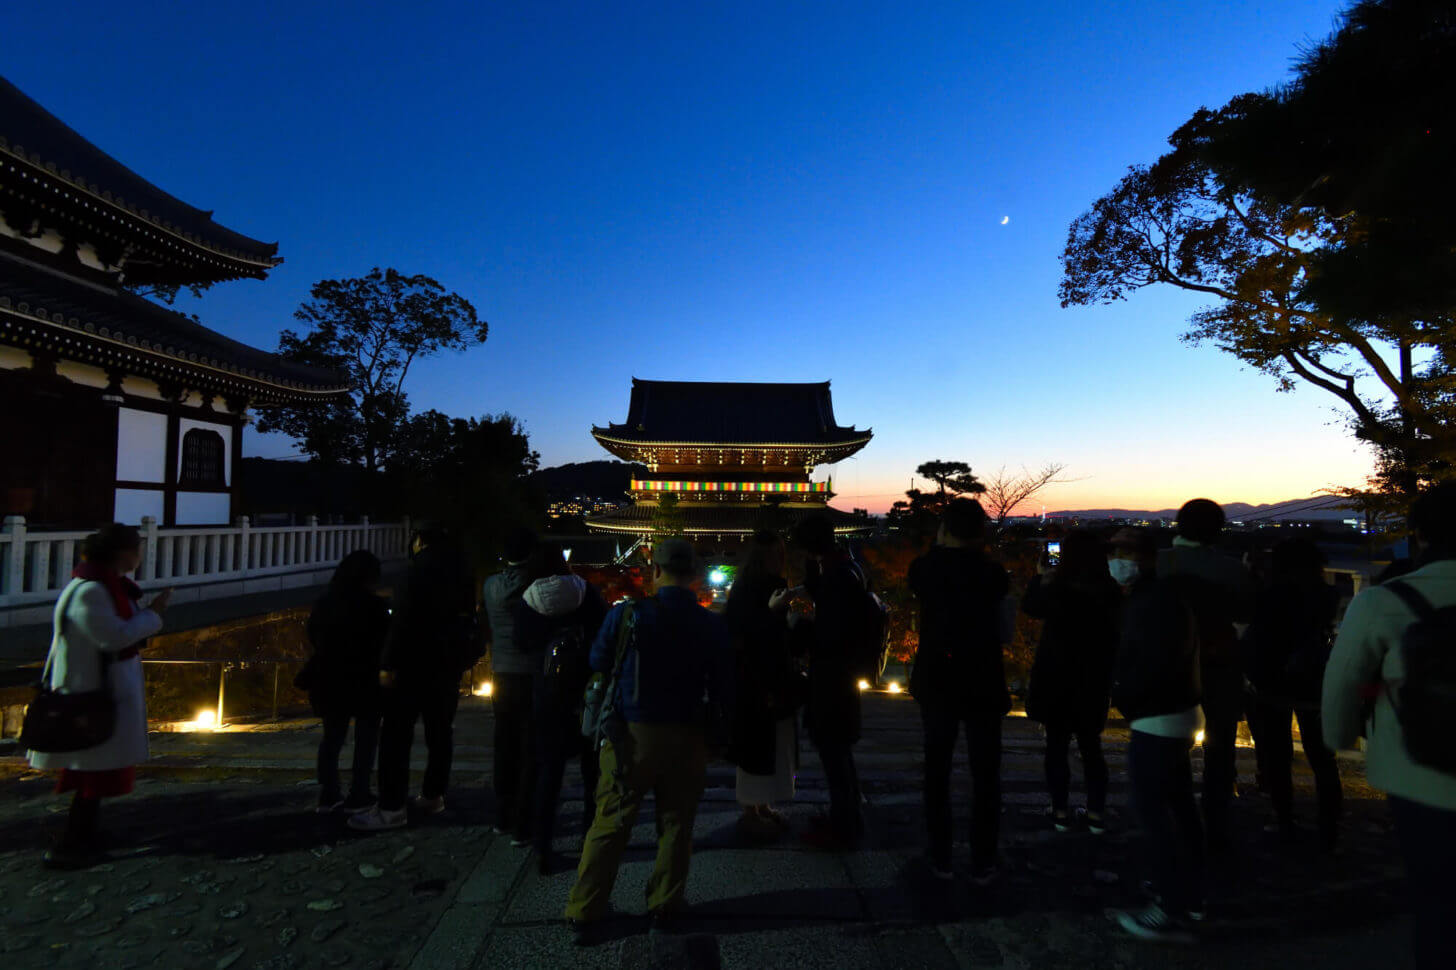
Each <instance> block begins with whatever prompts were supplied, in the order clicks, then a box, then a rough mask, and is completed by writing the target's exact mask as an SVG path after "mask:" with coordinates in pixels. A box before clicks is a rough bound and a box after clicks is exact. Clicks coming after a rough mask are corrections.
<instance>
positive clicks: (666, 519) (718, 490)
mask: <svg viewBox="0 0 1456 970" xmlns="http://www.w3.org/2000/svg"><path fill="white" fill-rule="evenodd" d="M592 436H593V437H595V438H596V439H597V441H598V442H599V443H600V444H601V446H602V447H603V448H605V449H607V451H609V452H611V453H612V454H613V455H616V456H617V457H618V458H622V459H624V460H626V461H631V462H637V463H640V464H642V465H646V466H647V469H648V472H647V474H646V476H645V477H642V478H637V479H634V480H633V481H632V483H631V487H630V492H631V496H632V503H633V504H632V505H631V507H629V508H624V509H618V510H616V511H614V512H610V513H607V514H604V515H597V516H591V517H589V518H588V519H587V527H588V528H590V529H592V530H593V531H596V532H607V533H616V534H619V535H632V536H637V537H645V538H647V539H649V540H650V539H651V537H652V536H653V535H655V534H656V533H658V532H676V533H679V534H683V535H687V536H689V537H691V538H693V539H697V540H700V541H704V542H714V543H718V544H726V543H730V542H731V543H733V544H735V545H736V544H737V542H738V541H741V540H742V539H744V538H746V537H747V536H749V535H751V534H752V533H753V532H754V531H755V530H756V529H759V528H773V529H776V530H779V531H784V530H787V529H790V528H792V527H793V524H794V523H795V522H797V521H798V520H799V519H801V518H803V517H804V516H806V515H809V514H811V513H814V512H824V513H826V514H828V515H829V516H830V517H831V518H832V519H833V520H834V524H835V530H836V531H837V532H839V533H841V534H851V533H856V532H861V531H865V530H867V529H868V528H869V523H868V522H867V521H866V520H865V519H863V518H857V517H855V516H852V515H850V514H848V513H845V512H841V511H839V510H837V509H832V508H830V507H829V504H828V503H829V500H830V499H831V498H832V497H833V493H832V492H831V491H830V486H829V484H828V483H826V482H815V481H812V480H811V476H812V475H813V473H814V469H815V468H816V467H817V466H819V465H828V464H833V463H834V462H837V461H841V460H843V459H845V458H848V457H849V456H851V455H853V454H854V453H855V452H857V451H859V450H860V449H861V448H863V447H864V446H865V445H866V444H868V443H869V440H870V438H871V432H870V431H869V430H863V431H862V430H858V429H856V428H853V427H843V426H841V425H839V424H838V423H836V422H835V419H834V405H833V402H832V401H831V399H830V395H829V383H828V382H827V381H826V382H824V383H822V384H754V383H709V382H689V381H643V380H635V379H634V380H633V381H632V400H631V403H630V405H629V406H628V409H627V420H626V421H624V422H623V423H621V424H612V425H608V426H607V427H605V428H599V427H594V428H592Z"/></svg>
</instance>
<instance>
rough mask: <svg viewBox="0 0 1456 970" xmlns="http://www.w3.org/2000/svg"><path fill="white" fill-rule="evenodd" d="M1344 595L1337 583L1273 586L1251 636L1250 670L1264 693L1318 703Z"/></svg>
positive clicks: (1257, 609) (1262, 599)
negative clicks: (1339, 608)
mask: <svg viewBox="0 0 1456 970" xmlns="http://www.w3.org/2000/svg"><path fill="white" fill-rule="evenodd" d="M1339 604H1340V594H1339V591H1338V590H1336V589H1335V588H1334V587H1333V586H1328V585H1325V584H1323V583H1321V584H1320V585H1318V586H1301V585H1295V584H1292V583H1286V584H1280V585H1275V586H1270V587H1269V588H1268V589H1266V590H1264V591H1263V592H1261V593H1260V594H1259V597H1258V599H1257V600H1256V602H1255V606H1254V621H1253V623H1252V624H1250V626H1249V631H1248V633H1247V634H1246V635H1245V638H1244V644H1245V647H1246V649H1247V657H1248V663H1247V673H1248V677H1249V682H1250V683H1252V684H1253V685H1254V688H1255V689H1256V690H1257V691H1258V693H1259V696H1260V697H1262V698H1267V699H1268V700H1270V701H1275V702H1279V703H1287V704H1292V705H1297V706H1300V707H1308V708H1316V707H1318V706H1319V703H1320V689H1321V686H1322V685H1323V682H1324V674H1325V664H1326V663H1327V662H1328V661H1329V658H1330V646H1331V644H1332V643H1333V639H1332V636H1331V634H1332V633H1333V632H1334V627H1335V611H1336V609H1338V607H1339Z"/></svg>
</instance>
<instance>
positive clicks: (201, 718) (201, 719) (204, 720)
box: [192, 709, 217, 731]
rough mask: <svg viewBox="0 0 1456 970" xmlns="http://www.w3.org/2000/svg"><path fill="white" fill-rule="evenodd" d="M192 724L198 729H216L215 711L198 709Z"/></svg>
mask: <svg viewBox="0 0 1456 970" xmlns="http://www.w3.org/2000/svg"><path fill="white" fill-rule="evenodd" d="M192 724H193V726H194V727H195V728H196V729H197V730H199V731H216V730H217V711H214V710H210V709H209V710H202V711H198V712H197V719H196V720H195V721H193V722H192Z"/></svg>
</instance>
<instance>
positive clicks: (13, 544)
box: [0, 515, 26, 596]
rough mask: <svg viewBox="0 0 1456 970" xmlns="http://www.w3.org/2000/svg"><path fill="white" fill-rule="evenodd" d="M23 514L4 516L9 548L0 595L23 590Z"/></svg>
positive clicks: (24, 529)
mask: <svg viewBox="0 0 1456 970" xmlns="http://www.w3.org/2000/svg"><path fill="white" fill-rule="evenodd" d="M25 532H26V528H25V516H23V515H7V516H5V534H6V535H8V536H9V537H10V548H9V550H8V554H7V557H6V562H5V570H4V576H3V579H4V582H3V583H0V596H8V595H10V594H11V593H23V592H24V591H25Z"/></svg>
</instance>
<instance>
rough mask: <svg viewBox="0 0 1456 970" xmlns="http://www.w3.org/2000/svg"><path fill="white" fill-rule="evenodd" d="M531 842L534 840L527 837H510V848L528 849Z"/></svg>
mask: <svg viewBox="0 0 1456 970" xmlns="http://www.w3.org/2000/svg"><path fill="white" fill-rule="evenodd" d="M533 841H535V840H534V839H532V838H531V836H529V835H513V836H511V848H513V849H525V848H528V847H529V846H530V845H531V843H532V842H533Z"/></svg>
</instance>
